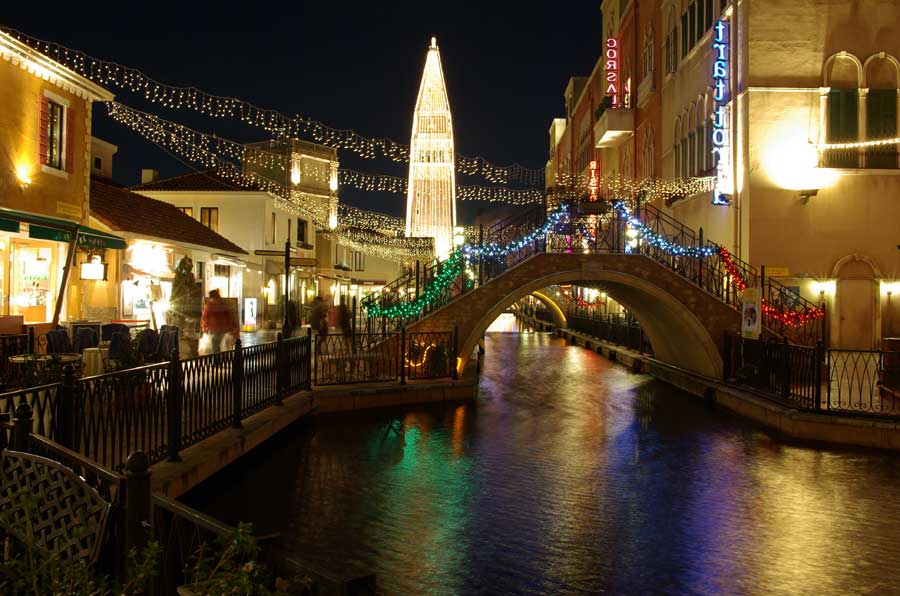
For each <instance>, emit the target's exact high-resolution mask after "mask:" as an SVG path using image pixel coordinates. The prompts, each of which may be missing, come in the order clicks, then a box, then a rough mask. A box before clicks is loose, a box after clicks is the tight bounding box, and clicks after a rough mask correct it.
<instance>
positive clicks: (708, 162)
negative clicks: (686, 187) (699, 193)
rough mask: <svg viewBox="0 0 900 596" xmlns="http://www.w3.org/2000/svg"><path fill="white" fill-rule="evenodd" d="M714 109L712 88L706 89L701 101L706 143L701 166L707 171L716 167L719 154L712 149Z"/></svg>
mask: <svg viewBox="0 0 900 596" xmlns="http://www.w3.org/2000/svg"><path fill="white" fill-rule="evenodd" d="M715 109H716V102H715V100H714V99H713V95H712V90H711V89H708V90H707V91H706V97H705V98H704V103H703V126H704V134H703V139H704V143H705V144H706V156H705V158H704V162H703V163H704V165H705V167H704V168H703V169H704V170H706V171H707V172H711V171H712V170H714V169H715V168H716V165H717V164H718V163H719V154H718V153H716V152H715V151H713V147H714V145H713V139H712V135H713V125H712V119H713V112H714V111H715Z"/></svg>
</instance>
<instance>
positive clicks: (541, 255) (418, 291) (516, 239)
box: [364, 204, 821, 378]
mask: <svg viewBox="0 0 900 596" xmlns="http://www.w3.org/2000/svg"><path fill="white" fill-rule="evenodd" d="M595 205H596V204H594V205H592V206H595ZM455 255H456V257H455V258H454V257H451V259H449V260H447V261H444V262H442V263H438V262H433V263H430V264H428V265H426V266H425V267H424V268H423V269H422V270H419V269H418V268H417V270H416V271H415V272H410V273H409V274H408V275H406V276H404V277H402V278H400V279H398V280H397V281H395V282H394V283H392V284H390V285H388V286H386V287H385V289H384V290H383V291H382V293H381V294H380V295H376V296H375V297H373V298H371V299H369V300H368V301H367V302H366V303H365V304H364V306H366V308H367V311H368V313H369V315H370V319H369V324H370V328H372V329H381V330H387V329H390V328H396V327H397V326H406V327H407V328H408V329H409V330H411V331H433V330H434V331H437V330H445V329H450V328H455V329H456V330H457V333H458V345H459V348H460V349H459V352H458V354H457V356H458V367H459V369H460V370H462V369H463V368H464V367H465V365H466V363H467V361H468V358H469V355H470V354H471V353H472V350H473V349H474V348H475V346H476V345H477V342H478V340H479V339H480V337H481V336H482V335H483V334H484V331H485V329H487V327H488V325H490V323H491V322H492V321H493V320H494V319H495V318H496V317H497V316H498V315H499V314H501V313H503V312H504V311H506V310H507V309H508V308H510V306H511V305H512V304H514V303H515V302H516V301H518V300H521V299H522V298H524V297H525V296H528V295H533V296H535V297H536V298H537V299H538V300H541V301H542V302H544V303H545V304H547V305H548V306H549V308H550V310H551V312H554V313H556V314H557V315H558V316H559V320H557V321H556V323H557V325H558V326H565V320H564V317H563V314H562V309H561V308H560V306H561V305H559V304H556V302H555V301H554V300H553V298H552V295H551V294H550V293H549V292H547V291H542V290H544V289H545V288H547V287H548V286H552V285H561V284H576V285H583V284H586V283H592V282H593V283H596V282H600V283H602V284H603V287H604V289H605V290H606V291H607V292H608V293H609V294H610V296H612V297H614V298H615V300H616V301H617V302H619V303H620V304H622V305H623V306H624V307H625V308H627V309H628V310H629V311H631V312H632V313H633V314H634V315H635V317H636V318H637V319H638V320H639V321H640V322H641V325H642V326H643V328H644V330H645V332H646V334H647V337H648V338H649V340H650V343H651V345H652V347H653V352H654V354H655V355H656V357H657V358H658V359H660V360H662V361H664V362H667V363H669V364H672V365H675V366H678V367H681V368H684V369H687V370H690V371H693V372H697V373H700V374H703V375H706V376H709V377H715V378H721V376H722V372H723V356H722V355H723V352H724V349H725V346H724V343H725V335H726V333H734V332H737V331H738V330H739V315H738V312H737V308H738V306H739V305H740V300H741V294H742V290H743V289H744V287H747V286H751V287H752V286H761V287H762V294H763V304H764V307H763V312H764V315H763V323H764V325H765V327H766V329H767V331H768V332H769V333H771V334H773V335H784V336H787V337H790V338H791V340H792V341H795V342H798V343H809V342H812V341H815V339H816V338H817V337H818V333H819V328H820V325H819V322H818V318H820V315H821V313H820V310H819V309H818V308H817V307H816V306H815V305H813V304H811V303H809V302H807V301H805V300H803V299H802V298H799V297H797V296H796V295H794V294H792V293H790V291H789V290H787V289H786V288H784V287H783V286H781V284H779V283H778V282H776V281H774V280H767V279H764V277H763V275H761V273H760V272H758V271H757V270H756V269H755V268H753V267H751V266H750V265H748V264H746V263H744V262H742V261H740V260H739V259H737V258H736V257H733V256H731V255H730V254H729V253H728V251H727V250H725V249H723V248H721V247H720V246H718V245H716V244H714V243H712V242H708V241H707V242H704V240H703V234H702V230H701V232H700V233H699V234H696V233H695V232H694V231H693V230H691V229H690V228H687V227H685V226H684V225H682V224H680V223H679V222H677V221H675V220H673V219H672V218H670V217H668V216H667V215H666V214H665V213H663V212H661V211H659V210H658V209H656V208H654V207H652V206H650V205H638V206H637V207H636V209H635V211H634V212H633V213H632V212H631V211H630V210H629V209H628V208H626V207H625V206H624V204H618V205H616V206H613V207H611V208H607V209H606V210H605V211H604V212H598V211H596V210H592V211H590V212H581V211H578V210H576V209H575V208H573V207H568V208H564V210H563V211H561V212H556V213H554V214H551V215H550V216H549V217H548V216H547V215H546V214H545V212H544V211H543V209H541V208H536V209H532V210H530V211H527V212H525V213H523V214H521V215H519V216H516V217H515V218H513V219H510V220H506V221H503V222H500V223H498V224H497V225H495V226H494V227H492V228H491V229H490V230H488V231H487V233H486V234H485V235H484V239H483V240H482V241H481V242H480V243H479V244H477V245H476V244H471V245H466V246H464V247H463V248H462V249H461V250H460V251H459V252H457V253H455ZM785 297H790V302H791V304H790V305H789V306H786V305H785Z"/></svg>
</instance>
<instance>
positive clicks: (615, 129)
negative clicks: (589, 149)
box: [594, 108, 634, 147]
mask: <svg viewBox="0 0 900 596" xmlns="http://www.w3.org/2000/svg"><path fill="white" fill-rule="evenodd" d="M633 134H634V110H633V109H631V108H608V109H605V110H603V112H602V113H601V114H600V117H599V118H598V119H597V124H595V125H594V139H595V147H617V146H619V145H621V144H622V143H624V142H625V141H626V140H628V138H629V137H631V135H633Z"/></svg>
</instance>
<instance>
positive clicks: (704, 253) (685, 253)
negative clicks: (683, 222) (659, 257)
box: [615, 202, 719, 258]
mask: <svg viewBox="0 0 900 596" xmlns="http://www.w3.org/2000/svg"><path fill="white" fill-rule="evenodd" d="M615 208H616V211H618V212H619V214H620V215H621V216H622V217H624V218H625V221H627V222H628V226H629V227H631V228H632V229H634V230H636V231H637V235H638V236H640V238H641V240H643V241H644V242H645V243H646V244H648V245H649V246H652V247H655V248H661V249H662V250H664V251H666V252H668V253H671V254H673V255H675V256H677V257H694V258H697V257H711V256H713V255H714V254H717V253H718V252H719V248H718V247H716V246H685V245H683V244H678V243H676V242H670V241H669V239H668V238H666V237H665V236H663V235H662V234H657V233H656V232H654V231H653V230H652V229H650V227H649V226H647V225H646V224H645V223H644V222H642V221H641V220H640V219H638V218H637V217H635V216H633V215H632V214H631V209H629V208H628V206H627V205H625V203H621V202H619V203H616V204H615Z"/></svg>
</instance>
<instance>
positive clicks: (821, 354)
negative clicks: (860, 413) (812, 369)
mask: <svg viewBox="0 0 900 596" xmlns="http://www.w3.org/2000/svg"><path fill="white" fill-rule="evenodd" d="M822 366H825V367H826V370H827V366H828V364H827V362H826V361H825V343H824V342H823V341H822V340H821V339H820V340H818V341H817V342H816V377H815V378H816V388H815V392H814V394H815V396H816V409H817V410H821V409H822ZM830 376H831V375H829V379H827V382H828V392H829V394H830V393H831V379H830Z"/></svg>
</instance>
